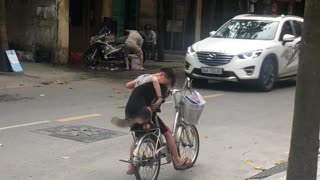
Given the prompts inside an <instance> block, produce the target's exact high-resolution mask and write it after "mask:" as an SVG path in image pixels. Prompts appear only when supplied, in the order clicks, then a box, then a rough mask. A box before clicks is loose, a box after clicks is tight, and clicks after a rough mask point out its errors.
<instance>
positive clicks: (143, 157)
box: [120, 78, 203, 180]
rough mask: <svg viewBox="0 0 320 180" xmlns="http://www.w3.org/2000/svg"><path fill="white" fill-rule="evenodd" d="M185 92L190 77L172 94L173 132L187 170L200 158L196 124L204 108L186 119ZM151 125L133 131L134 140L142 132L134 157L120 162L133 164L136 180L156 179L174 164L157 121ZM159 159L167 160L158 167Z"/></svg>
mask: <svg viewBox="0 0 320 180" xmlns="http://www.w3.org/2000/svg"><path fill="white" fill-rule="evenodd" d="M187 91H189V92H190V93H191V92H192V87H191V80H190V79H189V78H187V79H186V80H185V82H184V85H183V87H182V89H180V90H179V89H174V90H172V91H171V92H172V95H173V100H174V104H175V110H176V113H175V120H174V123H173V131H172V132H173V136H174V138H175V141H176V144H177V148H178V153H179V155H180V157H181V158H189V159H191V160H192V163H191V165H190V166H189V167H188V168H190V167H192V166H193V165H194V164H195V162H196V161H197V158H198V155H199V148H200V141H199V133H198V130H197V128H196V126H195V125H196V124H197V122H198V119H199V117H200V114H201V111H202V109H203V107H202V109H201V107H200V109H199V111H198V112H197V113H196V114H198V115H196V116H193V117H195V118H193V119H190V118H188V117H186V116H185V115H186V113H184V112H185V110H186V108H185V103H184V101H183V97H184V96H185V95H186V93H187ZM153 125H154V127H152V128H150V129H148V130H139V131H132V136H133V139H134V140H135V137H136V134H137V133H143V135H142V137H140V138H139V140H137V141H135V146H134V151H133V155H134V158H133V159H132V160H129V161H124V160H120V161H123V162H127V163H131V164H132V166H133V168H134V174H135V177H136V179H137V180H156V179H157V178H158V176H159V172H160V166H161V165H165V164H169V163H171V162H172V161H173V160H172V157H171V154H170V153H169V150H168V147H167V145H166V143H165V142H164V139H163V138H164V137H163V136H162V135H161V132H160V128H159V122H158V119H157V118H155V124H153ZM162 158H165V159H166V162H165V163H163V164H161V159H162ZM174 167H175V166H174Z"/></svg>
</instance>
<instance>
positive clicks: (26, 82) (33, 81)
mask: <svg viewBox="0 0 320 180" xmlns="http://www.w3.org/2000/svg"><path fill="white" fill-rule="evenodd" d="M21 65H22V67H23V69H24V72H23V73H19V74H17V73H11V72H10V73H7V72H5V73H4V72H0V90H1V89H10V88H21V87H34V86H40V85H49V84H64V83H69V82H72V81H79V80H85V79H89V78H111V79H131V78H132V77H134V76H137V75H140V74H142V73H153V72H157V71H158V70H159V69H160V68H162V67H171V68H175V69H180V70H181V69H182V68H183V66H184V56H175V55H167V56H166V60H165V61H163V62H156V61H151V60H147V61H146V63H145V67H146V68H147V71H120V72H112V71H110V70H106V69H102V70H98V69H90V68H88V67H83V66H73V67H68V66H59V65H51V64H42V63H30V62H21Z"/></svg>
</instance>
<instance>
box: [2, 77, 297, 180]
mask: <svg viewBox="0 0 320 180" xmlns="http://www.w3.org/2000/svg"><path fill="white" fill-rule="evenodd" d="M181 80H182V79H181V78H180V81H181ZM124 82H125V79H113V80H110V79H105V78H93V79H87V80H82V81H76V82H72V83H70V84H66V85H47V86H40V87H28V88H14V89H3V90H0V144H1V145H0V162H1V163H0V176H1V178H0V179H2V180H29V179H32V180H33V179H35V180H51V179H52V180H67V179H76V180H87V179H94V180H109V179H110V180H113V179H115V180H120V179H123V180H130V179H134V177H133V176H128V175H126V174H125V172H126V169H127V164H125V163H122V162H119V159H128V148H129V143H130V142H131V135H130V132H129V131H128V129H119V128H116V127H114V126H113V125H112V124H111V123H110V119H111V117H112V116H123V114H124V105H125V103H126V101H127V98H128V96H129V93H130V91H129V90H126V89H124V87H123V83H124ZM180 84H181V83H180ZM198 91H199V92H200V93H201V94H203V95H204V96H206V101H207V104H206V107H205V109H204V111H203V114H202V117H201V120H200V123H199V125H198V129H199V133H200V143H201V144H200V155H199V158H198V161H197V163H196V165H195V166H194V167H193V168H192V169H189V170H186V171H175V170H174V169H173V167H172V164H169V165H165V166H163V167H162V168H161V171H160V176H159V179H161V180H162V179H165V180H171V179H175V180H180V179H181V180H182V179H184V180H191V179H205V180H207V179H209V180H215V179H216V180H233V179H234V180H239V179H245V178H248V177H250V176H253V175H255V174H257V173H259V172H261V171H260V170H256V169H259V168H265V169H267V168H270V167H272V166H274V164H275V163H276V162H278V161H280V160H284V161H286V160H287V156H288V151H289V140H290V133H291V124H292V118H293V107H294V93H295V84H294V83H293V82H284V83H280V85H278V86H277V88H276V89H275V90H274V91H272V92H270V93H260V92H256V91H254V90H252V89H251V88H249V87H246V86H241V85H238V84H228V83H211V84H209V85H207V86H206V87H202V88H199V89H198ZM173 112H174V109H173V104H172V103H170V102H169V103H167V104H165V105H164V106H163V113H162V114H161V117H162V119H164V120H165V121H166V122H167V123H168V124H169V125H171V124H172V120H173V118H174V117H173V115H174V114H173ZM60 126H65V129H63V130H60V133H64V132H65V133H66V132H67V131H68V127H70V126H82V128H85V126H91V127H96V128H102V129H107V130H112V131H116V133H117V134H118V135H117V136H115V137H110V138H109V139H103V140H99V141H96V142H85V143H84V142H79V141H74V140H70V139H65V138H59V137H53V136H50V135H49V133H48V132H46V131H44V129H48V128H51V130H56V127H60ZM52 128H53V129H52ZM73 128H74V127H73ZM71 129H72V128H71ZM255 168H256V169H255Z"/></svg>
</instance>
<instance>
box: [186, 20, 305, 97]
mask: <svg viewBox="0 0 320 180" xmlns="http://www.w3.org/2000/svg"><path fill="white" fill-rule="evenodd" d="M302 27H303V19H302V18H300V17H296V16H284V15H282V16H269V15H251V14H246V15H239V16H236V17H234V18H233V19H231V20H230V21H228V22H227V23H225V24H224V25H223V26H222V27H221V28H220V29H218V31H216V32H215V31H212V32H211V33H210V37H208V38H206V39H204V40H202V41H199V42H197V43H195V44H193V45H192V46H190V47H189V48H188V52H187V54H186V62H185V73H186V75H187V76H189V77H191V78H192V79H194V81H199V80H201V79H202V80H203V79H204V80H218V81H232V82H246V81H250V82H252V81H253V82H254V83H255V84H256V85H258V87H259V88H260V89H261V90H263V91H271V90H272V88H273V86H274V83H275V82H276V81H277V80H280V79H288V78H293V77H295V76H296V74H297V69H298V54H299V43H300V40H301V35H302Z"/></svg>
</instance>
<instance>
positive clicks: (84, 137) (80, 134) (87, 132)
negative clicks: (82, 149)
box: [35, 125, 125, 143]
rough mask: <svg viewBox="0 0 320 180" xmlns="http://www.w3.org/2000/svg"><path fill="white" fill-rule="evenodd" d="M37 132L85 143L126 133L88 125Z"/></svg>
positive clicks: (53, 128)
mask: <svg viewBox="0 0 320 180" xmlns="http://www.w3.org/2000/svg"><path fill="white" fill-rule="evenodd" d="M35 132H37V133H40V134H46V135H49V136H54V137H59V138H64V139H70V140H74V141H79V142H83V143H92V142H96V141H101V140H104V139H110V138H114V137H117V136H122V135H125V133H122V132H118V131H112V130H108V129H102V128H96V127H91V126H86V125H73V126H57V127H52V128H47V129H40V130H37V131H35Z"/></svg>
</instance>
